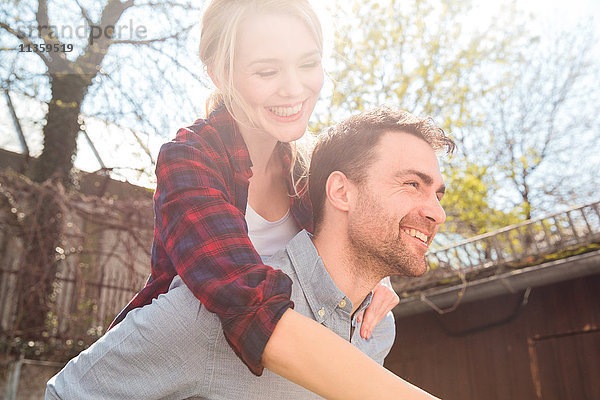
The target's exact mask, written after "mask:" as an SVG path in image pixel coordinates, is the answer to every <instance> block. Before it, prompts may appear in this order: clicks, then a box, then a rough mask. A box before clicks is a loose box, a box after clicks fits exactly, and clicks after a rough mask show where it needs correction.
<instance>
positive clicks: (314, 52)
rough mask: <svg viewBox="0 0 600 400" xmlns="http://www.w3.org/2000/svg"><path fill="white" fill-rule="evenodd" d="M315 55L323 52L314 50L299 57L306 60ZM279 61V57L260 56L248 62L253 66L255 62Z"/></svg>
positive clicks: (319, 55)
mask: <svg viewBox="0 0 600 400" xmlns="http://www.w3.org/2000/svg"><path fill="white" fill-rule="evenodd" d="M313 56H318V57H321V52H320V51H319V50H312V51H309V52H306V53H304V54H302V55H301V56H300V58H299V59H300V60H304V59H306V58H310V57H313ZM278 61H280V60H279V59H278V58H259V59H256V60H253V61H251V62H250V63H249V64H248V66H249V67H251V66H253V65H254V64H271V63H276V62H278Z"/></svg>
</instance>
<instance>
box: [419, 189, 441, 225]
mask: <svg viewBox="0 0 600 400" xmlns="http://www.w3.org/2000/svg"><path fill="white" fill-rule="evenodd" d="M421 216H422V217H425V218H427V219H428V220H430V221H432V222H434V223H436V224H438V225H439V224H443V223H444V222H445V221H446V212H445V211H444V207H442V205H441V204H440V200H439V199H438V198H437V196H431V197H430V198H429V199H428V201H427V202H426V203H425V204H424V205H423V207H421Z"/></svg>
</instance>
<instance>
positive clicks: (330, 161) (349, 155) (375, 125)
mask: <svg viewBox="0 0 600 400" xmlns="http://www.w3.org/2000/svg"><path fill="white" fill-rule="evenodd" d="M387 132H403V133H407V134H411V135H414V136H417V137H419V138H421V139H423V140H424V141H425V142H427V143H428V144H429V145H430V146H431V147H432V148H433V150H434V151H436V152H438V151H442V150H444V149H445V150H446V152H447V153H452V152H453V151H454V148H455V143H454V141H453V140H452V139H451V138H450V137H448V136H447V135H446V133H445V132H444V130H443V129H442V128H440V127H438V126H437V125H436V124H435V123H434V121H433V119H431V118H429V117H427V118H419V117H415V116H414V115H412V114H410V113H409V112H407V111H402V110H395V109H392V108H390V107H387V106H380V107H377V108H374V109H372V110H369V111H365V112H362V113H360V114H357V115H354V116H352V117H350V118H348V119H346V120H345V121H343V122H341V123H339V124H337V125H335V126H333V127H331V128H329V129H328V130H327V131H326V132H325V133H323V134H322V135H321V136H320V137H319V139H318V141H317V144H316V146H315V148H314V150H313V153H312V158H311V163H310V171H309V179H308V184H309V194H310V200H311V202H312V206H313V221H314V228H315V232H317V231H318V228H319V227H320V225H321V221H322V218H323V211H324V208H325V198H326V196H325V184H326V182H327V179H328V178H329V175H331V173H332V172H334V171H340V172H342V173H344V175H346V177H347V178H348V179H350V180H351V181H352V182H354V183H356V184H360V183H363V182H364V180H365V178H366V176H367V170H368V168H369V167H370V166H371V164H372V163H373V161H374V159H375V147H376V146H377V143H378V142H379V139H380V138H381V136H383V134H385V133H387Z"/></svg>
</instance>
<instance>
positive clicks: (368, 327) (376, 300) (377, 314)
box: [357, 277, 400, 339]
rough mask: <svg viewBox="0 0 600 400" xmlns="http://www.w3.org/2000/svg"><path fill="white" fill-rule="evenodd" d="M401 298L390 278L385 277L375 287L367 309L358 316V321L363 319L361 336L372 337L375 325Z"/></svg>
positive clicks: (364, 337)
mask: <svg viewBox="0 0 600 400" xmlns="http://www.w3.org/2000/svg"><path fill="white" fill-rule="evenodd" d="M399 302H400V298H399V297H398V295H397V294H396V292H394V289H392V283H391V282H390V278H389V277H387V278H383V279H382V280H381V282H379V283H378V284H377V286H375V289H373V299H372V300H371V304H370V305H369V307H367V309H366V310H365V311H361V312H360V314H358V316H357V320H358V322H361V321H362V325H361V327H360V336H361V337H362V338H363V339H368V338H370V337H371V333H372V332H373V329H375V326H376V325H377V324H378V323H379V321H381V320H382V319H383V317H385V316H386V314H387V313H388V312H389V311H391V310H392V308H394V307H396V305H397V304H398V303H399ZM363 314H364V315H363Z"/></svg>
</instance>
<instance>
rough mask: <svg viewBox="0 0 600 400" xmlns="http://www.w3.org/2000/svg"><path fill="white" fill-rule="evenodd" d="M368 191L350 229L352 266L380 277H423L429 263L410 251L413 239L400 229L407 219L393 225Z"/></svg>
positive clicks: (361, 273)
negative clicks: (353, 260)
mask: <svg viewBox="0 0 600 400" xmlns="http://www.w3.org/2000/svg"><path fill="white" fill-rule="evenodd" d="M365 192H366V190H363V191H362V192H361V196H360V198H359V205H360V210H359V212H357V213H356V214H358V217H357V218H354V219H353V220H351V221H350V222H349V226H348V241H349V246H350V249H348V250H349V253H350V254H352V256H353V257H354V259H355V262H353V263H351V264H354V265H355V267H356V268H355V269H356V271H355V273H356V274H357V275H359V276H361V275H362V276H364V275H365V274H368V275H371V276H374V275H377V277H381V278H382V277H385V276H390V275H402V276H410V277H414V276H421V275H423V274H424V273H425V272H426V271H427V262H426V261H425V257H424V256H418V255H415V254H414V253H413V252H411V251H410V248H411V243H409V241H410V240H411V239H410V238H409V237H408V236H406V235H404V234H403V233H402V231H401V229H400V227H401V226H402V224H403V221H404V219H403V220H401V221H397V222H396V223H394V221H393V219H394V217H393V216H390V215H387V214H386V213H385V212H384V210H383V209H382V207H381V206H380V205H379V203H378V202H377V201H376V200H375V199H374V198H373V197H372V196H370V195H368V194H366V193H365ZM413 246H414V245H413ZM356 261H358V262H356ZM381 278H379V279H381Z"/></svg>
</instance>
